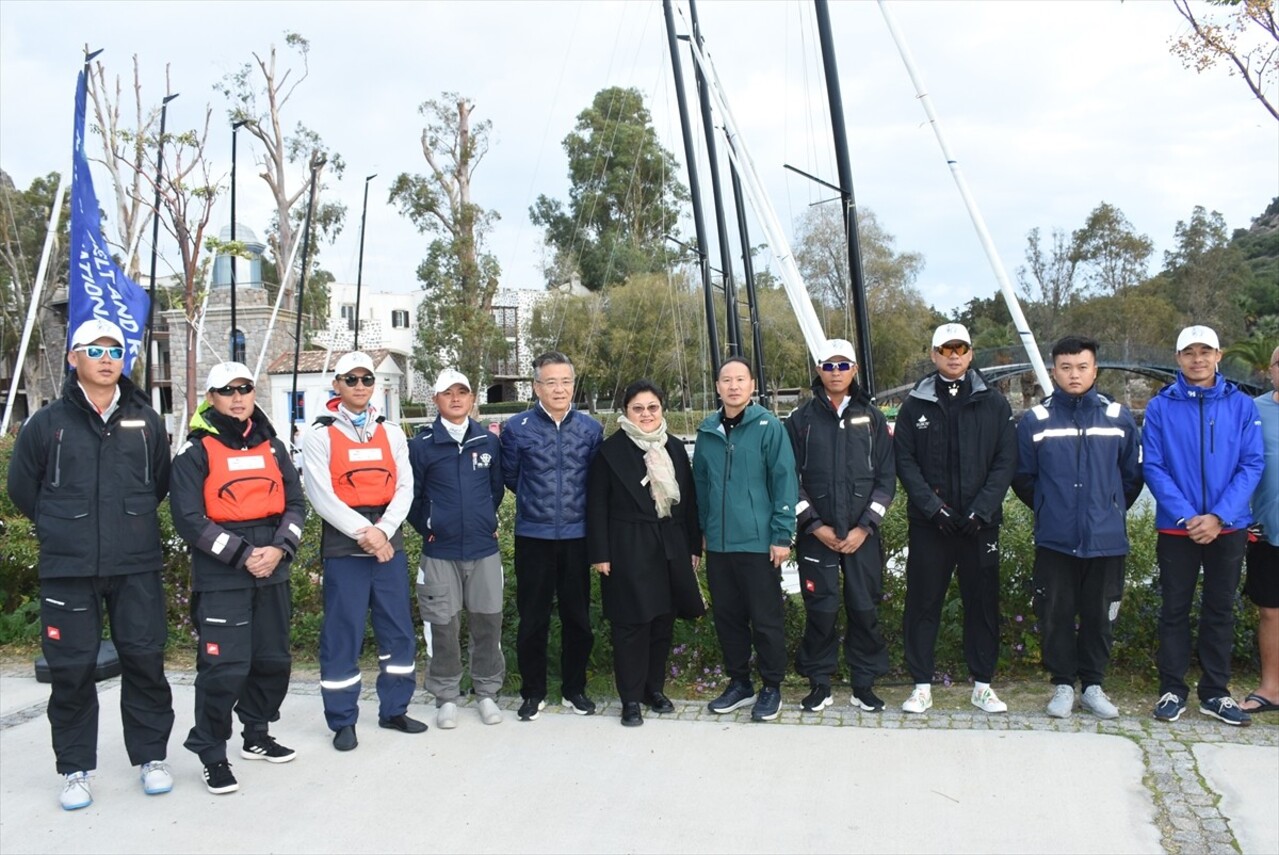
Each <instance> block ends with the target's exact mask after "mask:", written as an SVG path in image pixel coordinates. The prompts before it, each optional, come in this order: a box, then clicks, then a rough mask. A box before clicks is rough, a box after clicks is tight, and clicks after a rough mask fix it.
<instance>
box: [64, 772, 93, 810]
mask: <svg viewBox="0 0 1279 855" xmlns="http://www.w3.org/2000/svg"><path fill="white" fill-rule="evenodd" d="M58 801H59V802H60V803H61V804H62V809H63V810H79V809H80V808H87V807H88V806H89V805H91V804H93V790H91V789H89V773H88V772H72V773H71V774H69V775H67V776H66V780H65V781H64V782H63V784H62V795H60V796H58Z"/></svg>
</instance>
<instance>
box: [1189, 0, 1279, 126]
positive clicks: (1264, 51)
mask: <svg viewBox="0 0 1279 855" xmlns="http://www.w3.org/2000/svg"><path fill="white" fill-rule="evenodd" d="M1208 3H1209V5H1211V6H1215V7H1217V8H1219V9H1222V10H1223V11H1225V10H1227V9H1228V10H1229V11H1225V15H1224V17H1221V18H1214V19H1209V18H1207V17H1203V16H1200V15H1196V14H1195V9H1196V6H1197V5H1198V4H1192V3H1191V2H1190V0H1173V5H1174V6H1176V7H1177V11H1178V12H1180V13H1181V17H1183V18H1185V19H1186V23H1188V24H1189V25H1190V30H1189V31H1188V32H1183V33H1181V34H1180V35H1178V36H1176V37H1174V38H1173V39H1171V40H1170V41H1171V51H1172V53H1173V55H1174V56H1176V57H1177V58H1178V59H1180V60H1181V63H1182V65H1184V66H1185V67H1186V68H1193V69H1194V70H1195V72H1196V73H1203V72H1204V71H1206V70H1208V69H1209V68H1213V67H1214V66H1216V65H1217V64H1218V63H1222V64H1224V65H1226V67H1227V68H1228V69H1229V71H1230V74H1231V75H1232V76H1233V75H1235V74H1238V75H1239V76H1240V77H1242V78H1243V80H1244V83H1245V84H1247V86H1248V89H1249V90H1251V92H1252V94H1253V95H1254V96H1256V98H1257V100H1258V101H1260V102H1261V106H1262V107H1264V108H1265V109H1266V110H1267V111H1268V112H1269V113H1270V115H1271V116H1273V117H1274V118H1275V119H1279V101H1276V100H1275V92H1276V91H1279V25H1276V22H1275V4H1274V0H1208Z"/></svg>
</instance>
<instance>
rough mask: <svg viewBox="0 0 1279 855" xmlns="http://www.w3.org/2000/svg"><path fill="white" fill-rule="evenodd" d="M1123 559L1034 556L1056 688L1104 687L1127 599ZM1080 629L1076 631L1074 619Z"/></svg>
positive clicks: (1037, 599) (1046, 652) (1046, 653)
mask: <svg viewBox="0 0 1279 855" xmlns="http://www.w3.org/2000/svg"><path fill="white" fill-rule="evenodd" d="M1124 558H1125V556H1123V555H1105V556H1098V557H1096V558H1076V557H1075V556H1073V555H1066V554H1065V553H1064V552H1058V551H1056V550H1055V549H1044V548H1043V547H1039V548H1037V549H1036V550H1035V571H1034V586H1035V591H1034V606H1035V616H1036V617H1037V618H1038V620H1039V630H1040V633H1041V639H1042V642H1041V643H1042V653H1043V663H1044V669H1045V670H1047V671H1048V673H1049V674H1051V675H1052V681H1053V684H1054V685H1061V686H1073V685H1075V681H1076V680H1078V681H1079V684H1080V686H1081V687H1082V688H1084V689H1087V688H1088V687H1089V686H1100V685H1101V683H1102V681H1103V680H1104V679H1105V677H1106V667H1107V666H1108V665H1109V664H1110V648H1111V646H1112V645H1113V644H1114V626H1115V618H1117V617H1118V616H1119V602H1120V600H1121V599H1122V598H1123V595H1124ZM1076 617H1078V619H1079V628H1078V630H1076V629H1075V619H1076Z"/></svg>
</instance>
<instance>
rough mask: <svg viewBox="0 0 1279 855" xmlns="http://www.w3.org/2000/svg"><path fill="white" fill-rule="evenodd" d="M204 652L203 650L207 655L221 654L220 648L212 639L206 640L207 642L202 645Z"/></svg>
mask: <svg viewBox="0 0 1279 855" xmlns="http://www.w3.org/2000/svg"><path fill="white" fill-rule="evenodd" d="M204 652H205V653H206V654H207V655H209V656H220V655H222V651H221V649H220V648H219V647H218V645H217V643H216V642H213V641H210V642H207V643H206V644H205V645H204Z"/></svg>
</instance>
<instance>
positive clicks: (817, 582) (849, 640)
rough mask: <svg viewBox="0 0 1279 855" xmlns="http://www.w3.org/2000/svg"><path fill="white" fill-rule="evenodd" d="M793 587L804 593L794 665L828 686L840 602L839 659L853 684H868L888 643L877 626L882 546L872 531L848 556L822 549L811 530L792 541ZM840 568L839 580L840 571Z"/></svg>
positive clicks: (884, 661)
mask: <svg viewBox="0 0 1279 855" xmlns="http://www.w3.org/2000/svg"><path fill="white" fill-rule="evenodd" d="M797 548H798V555H799V590H800V592H801V593H802V594H803V597H804V611H805V614H806V617H805V621H804V637H803V639H802V640H801V641H800V644H799V651H798V652H797V653H796V654H795V670H796V671H797V672H798V673H799V675H800V676H801V677H808V679H809V680H810V681H811V682H814V683H825V684H826V685H830V682H831V677H832V676H833V675H834V673H835V669H836V667H837V666H838V665H839V661H838V660H839V633H838V632H837V631H836V628H835V623H836V619H837V618H838V617H839V605H840V602H841V601H842V602H843V604H844V615H845V620H846V629H845V632H844V660H845V661H846V662H847V663H848V672H849V677H850V679H851V681H852V684H853V686H855V687H857V688H862V687H869V686H872V685H873V684H874V682H875V678H876V677H878V676H880V675H881V674H887V673H888V644H887V643H886V642H885V641H884V633H883V632H882V630H881V629H880V627H879V601H880V598H881V597H882V596H883V592H884V547H883V542H882V541H881V540H880V537H879V535H878V534H872V535H870V536H869V537H867V538H866V540H865V541H864V542H863V543H862V545H861V546H860V547H859V548H858V550H857V551H856V552H854V553H852V554H851V555H845V554H843V553H839V552H835V551H833V550H830V549H827V548H826V546H824V545H823V544H822V542H821V541H820V540H818V539H817V538H816V537H814V536H813V535H802V536H801V537H800V538H799V542H798V544H797ZM841 571H843V584H842V585H841V584H840V572H841Z"/></svg>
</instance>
